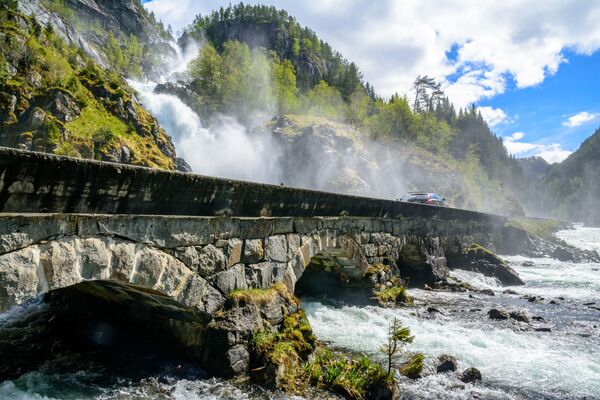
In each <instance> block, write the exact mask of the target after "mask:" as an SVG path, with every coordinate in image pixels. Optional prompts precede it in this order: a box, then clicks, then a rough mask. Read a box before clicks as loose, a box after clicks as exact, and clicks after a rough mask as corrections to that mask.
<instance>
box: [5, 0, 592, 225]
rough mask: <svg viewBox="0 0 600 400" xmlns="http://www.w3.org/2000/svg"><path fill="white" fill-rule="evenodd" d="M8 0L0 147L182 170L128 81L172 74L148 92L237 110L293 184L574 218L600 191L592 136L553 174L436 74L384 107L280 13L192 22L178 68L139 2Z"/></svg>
mask: <svg viewBox="0 0 600 400" xmlns="http://www.w3.org/2000/svg"><path fill="white" fill-rule="evenodd" d="M0 7H1V9H0V10H1V15H0V24H1V26H0V102H1V108H0V118H2V127H1V131H0V145H5V146H13V147H19V148H24V149H31V150H39V151H47V152H53V153H57V154H66V155H72V156H76V157H87V158H96V159H102V160H110V161H116V162H126V163H132V164H138V165H146V166H151V167H157V168H167V169H183V170H185V169H187V168H188V167H187V166H186V163H185V162H184V161H183V160H181V159H178V158H177V157H176V156H175V146H174V145H173V142H172V140H171V138H170V137H169V135H168V134H167V132H165V131H164V130H163V129H162V128H161V127H160V126H159V124H158V122H157V120H156V119H155V118H154V117H153V116H152V115H151V114H150V113H149V112H148V111H146V109H145V108H144V107H143V106H142V105H141V103H139V100H143V97H141V96H140V93H136V91H135V90H133V89H132V88H131V87H130V86H129V85H128V84H127V82H126V81H125V79H124V78H129V79H134V80H139V81H141V80H150V81H164V80H165V78H168V81H166V82H164V83H162V84H159V85H156V88H155V89H154V92H155V93H164V94H173V95H176V96H177V98H178V99H180V100H181V101H183V102H184V103H185V104H187V105H188V106H189V107H190V108H191V109H192V110H193V111H195V113H196V114H197V115H198V116H200V119H201V120H202V121H203V124H202V125H205V126H206V127H207V129H208V131H209V134H210V129H212V128H211V127H212V126H213V121H215V120H218V119H220V118H222V116H227V117H228V118H233V120H235V121H238V122H239V123H241V129H242V130H244V133H243V135H246V134H248V135H265V134H267V135H270V136H272V139H274V141H271V142H269V143H271V144H273V145H277V146H280V147H279V148H277V149H273V151H272V154H273V155H274V156H273V157H275V154H278V156H277V157H278V158H277V159H276V160H274V161H273V162H274V163H275V167H272V168H279V169H280V171H279V174H278V175H277V176H279V178H277V179H282V180H285V181H286V184H290V185H295V186H307V187H312V188H317V189H324V190H334V191H343V192H348V193H356V194H377V195H384V194H385V195H386V196H387V197H390V198H391V197H392V196H393V197H399V196H400V195H401V193H400V192H401V191H403V190H432V191H436V190H437V191H440V192H443V193H442V194H443V195H445V196H446V197H448V199H449V200H450V202H451V203H452V205H454V206H458V207H465V208H473V209H478V210H482V211H491V212H497V213H507V214H522V213H523V210H524V209H525V211H526V212H529V213H532V214H536V215H541V214H543V213H546V212H547V213H551V214H552V215H553V216H556V217H559V218H567V219H580V220H583V219H585V218H584V217H585V216H586V215H588V211H587V210H588V209H589V208H590V207H591V206H590V205H591V204H593V202H594V201H595V199H596V198H597V197H598V196H597V195H598V191H595V190H596V189H595V188H597V187H598V186H599V185H598V182H597V177H596V175H595V174H594V173H593V171H597V170H598V169H597V167H598V165H596V164H595V162H596V161H595V160H594V157H593V156H592V154H594V152H596V153H597V151H598V148H597V147H598V146H597V142H598V139H597V137H598V133H596V135H594V137H592V138H590V139H589V140H588V141H587V142H586V143H585V144H584V146H582V148H581V149H580V151H578V152H577V153H575V154H574V155H573V156H572V157H570V158H569V159H568V160H567V161H565V162H564V163H562V164H560V165H558V166H553V167H551V168H550V167H549V166H547V165H543V163H541V162H539V160H531V162H526V161H519V160H516V159H515V158H513V157H511V156H510V155H509V154H508V153H507V150H506V148H505V147H504V146H503V143H502V139H501V138H499V137H498V136H496V135H495V134H494V133H493V132H492V131H491V130H490V128H489V126H488V125H487V123H486V122H485V120H484V119H483V117H482V116H481V114H480V113H479V111H478V110H477V108H475V107H474V106H472V107H468V108H466V109H456V108H455V107H454V106H453V105H452V104H451V103H450V101H449V99H448V98H447V97H446V95H445V94H444V92H443V88H442V86H441V85H440V84H439V83H438V82H436V81H435V80H433V79H431V78H429V77H427V76H418V77H415V80H414V85H413V88H412V90H411V92H410V93H407V94H396V95H394V96H391V97H390V98H383V97H381V96H379V95H377V93H376V91H375V89H374V88H373V87H372V86H371V85H370V84H369V83H368V82H366V81H365V80H364V79H363V76H362V74H361V72H360V70H359V68H358V66H357V65H356V64H354V63H353V62H351V61H349V60H346V59H345V58H344V57H343V56H342V55H341V54H340V53H338V52H337V51H335V50H334V49H333V48H332V47H331V46H330V45H329V44H327V43H326V42H324V41H323V40H321V39H320V38H319V37H318V36H317V35H316V34H315V33H314V32H313V31H312V30H310V29H309V28H306V27H302V26H301V25H300V24H299V23H298V22H297V21H296V20H295V18H294V17H293V16H290V15H289V14H288V13H287V12H286V11H284V10H278V9H276V8H274V7H268V6H260V5H258V6H251V5H243V4H239V5H233V6H228V7H224V8H220V9H219V10H216V11H214V12H212V13H211V14H209V15H206V16H197V17H196V18H195V20H194V22H193V23H192V24H191V25H190V26H189V27H187V28H186V29H185V31H184V33H183V34H182V36H181V37H180V38H178V40H177V43H178V44H179V46H181V47H182V48H183V49H185V48H187V49H188V50H191V49H194V48H195V47H193V46H197V45H199V47H200V50H199V51H198V53H197V56H196V57H195V58H194V59H193V60H192V61H191V62H190V63H189V65H188V68H187V71H186V72H185V73H178V74H175V75H172V74H170V72H172V71H171V68H170V66H171V64H172V60H173V58H174V57H175V56H176V55H177V54H179V53H178V52H179V49H177V48H176V47H177V46H176V45H175V42H174V38H173V37H172V33H171V29H170V27H165V26H163V25H162V23H161V22H160V21H157V19H156V18H155V17H154V15H153V14H151V13H149V12H148V11H146V10H145V8H144V7H143V5H142V4H141V2H140V1H139V0H107V1H99V0H39V1H38V0H19V1H16V0H8V1H5V2H3V3H2V4H1V5H0ZM17 9H18V10H19V11H17ZM136 87H138V86H136ZM169 117H172V115H170V116H169ZM218 129H221V130H222V128H221V127H219V128H218ZM168 133H171V134H173V132H168ZM211 140H212V139H211ZM186 143H188V145H192V146H198V144H193V143H197V142H186ZM189 143H192V144H189ZM186 150H189V149H186ZM193 150H194V152H195V153H198V154H200V155H202V154H203V153H202V152H203V151H204V150H203V149H201V148H198V149H193ZM223 151H224V152H225V151H227V149H223ZM306 160H310V165H308V164H307V161H306ZM311 168H313V169H311ZM524 170H525V173H524ZM298 171H303V172H304V176H301V174H299V173H298ZM197 172H202V171H197ZM546 172H547V173H546ZM223 175H225V176H226V175H227V173H226V171H225V173H224V174H223ZM249 179H252V177H250V178H249ZM385 186H389V188H388V189H389V190H388V191H382V190H380V189H381V188H382V187H385ZM542 192H543V193H544V196H546V198H554V197H557V196H558V198H560V199H561V200H560V201H558V200H556V201H547V202H545V204H546V205H547V210H545V209H543V208H542V207H540V206H539V203H538V202H536V201H535V200H532V199H534V198H536V196H537V195H536V193H542ZM390 193H392V194H390ZM396 193H397V195H396ZM594 215H595V214H594ZM594 218H596V217H594ZM595 221H597V218H596V220H595ZM597 223H598V222H597Z"/></svg>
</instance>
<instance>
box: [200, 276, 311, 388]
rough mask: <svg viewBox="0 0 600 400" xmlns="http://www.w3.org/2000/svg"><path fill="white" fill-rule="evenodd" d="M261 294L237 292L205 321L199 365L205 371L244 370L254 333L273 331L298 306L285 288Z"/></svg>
mask: <svg viewBox="0 0 600 400" xmlns="http://www.w3.org/2000/svg"><path fill="white" fill-rule="evenodd" d="M274 287H275V286H274ZM262 294H263V296H258V297H255V296H254V293H253V292H250V291H249V292H247V293H243V292H241V293H238V296H237V297H234V298H230V299H229V300H228V302H227V304H226V306H225V308H224V310H223V311H222V312H220V313H218V314H216V315H215V317H214V319H213V320H212V321H211V322H210V324H209V325H208V327H207V330H206V332H205V335H204V338H205V350H204V354H203V357H202V365H203V367H204V368H205V369H206V370H207V372H208V373H209V374H211V375H217V376H226V377H227V376H234V375H239V374H246V373H248V372H249V368H250V362H251V357H250V353H251V345H252V337H253V335H254V333H255V332H257V331H259V330H266V331H271V332H276V331H277V330H278V329H279V328H280V326H281V324H282V322H283V320H284V318H285V317H286V316H287V315H290V314H293V313H296V312H298V311H299V310H300V306H299V303H298V301H297V299H295V298H293V297H292V296H291V295H290V294H289V293H288V292H287V291H286V290H285V288H279V289H274V288H271V289H266V290H265V291H264V292H262Z"/></svg>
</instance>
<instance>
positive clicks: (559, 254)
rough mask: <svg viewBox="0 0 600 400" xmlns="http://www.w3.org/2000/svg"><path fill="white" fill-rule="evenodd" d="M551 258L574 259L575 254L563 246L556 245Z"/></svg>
mask: <svg viewBox="0 0 600 400" xmlns="http://www.w3.org/2000/svg"><path fill="white" fill-rule="evenodd" d="M551 257H552V258H555V259H557V260H559V261H575V256H573V253H571V252H570V251H569V250H567V249H565V248H564V247H557V248H556V249H554V251H553V252H552V254H551Z"/></svg>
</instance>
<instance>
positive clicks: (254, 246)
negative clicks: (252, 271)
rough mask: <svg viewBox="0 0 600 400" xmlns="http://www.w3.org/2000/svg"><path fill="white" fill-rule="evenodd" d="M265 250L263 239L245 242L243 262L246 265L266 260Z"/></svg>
mask: <svg viewBox="0 0 600 400" xmlns="http://www.w3.org/2000/svg"><path fill="white" fill-rule="evenodd" d="M264 255H265V254H264V249H263V241H262V239H246V240H244V251H243V255H242V262H243V263H245V264H255V263H257V262H260V261H262V260H264Z"/></svg>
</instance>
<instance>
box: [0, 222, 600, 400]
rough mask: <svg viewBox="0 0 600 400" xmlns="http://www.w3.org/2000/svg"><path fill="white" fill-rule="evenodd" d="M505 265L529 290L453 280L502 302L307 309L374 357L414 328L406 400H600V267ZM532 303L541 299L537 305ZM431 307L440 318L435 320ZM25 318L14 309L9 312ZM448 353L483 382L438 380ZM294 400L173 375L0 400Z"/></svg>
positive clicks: (584, 244)
mask: <svg viewBox="0 0 600 400" xmlns="http://www.w3.org/2000/svg"><path fill="white" fill-rule="evenodd" d="M557 236H558V237H560V238H561V239H563V240H565V241H566V242H568V243H569V244H572V245H574V246H577V247H580V248H583V249H600V229H592V228H584V227H577V228H576V229H574V230H569V231H561V232H559V233H558V234H557ZM505 259H507V260H508V262H509V263H510V264H511V265H512V266H513V267H514V268H515V269H516V270H517V271H518V273H519V274H520V276H521V277H522V278H523V279H524V280H525V282H526V284H525V286H516V287H511V288H510V289H511V290H514V292H516V294H510V293H503V292H504V290H506V289H507V288H505V287H502V286H500V285H499V284H498V282H497V281H496V280H495V279H490V278H486V277H483V276H481V275H480V274H476V273H471V272H465V271H453V272H452V274H453V275H454V276H455V277H457V278H459V279H461V280H463V281H468V282H469V283H471V284H472V285H474V286H476V287H479V288H487V289H492V290H493V291H494V292H495V296H489V295H484V294H481V293H471V294H469V293H460V292H458V293H453V292H436V291H425V290H413V291H411V294H412V295H413V296H414V297H415V298H416V307H413V308H400V309H390V308H381V307H363V308H359V307H349V306H345V307H336V306H334V305H330V304H323V303H322V302H318V301H314V300H311V299H304V300H303V305H304V307H305V309H306V312H307V314H308V317H309V320H310V322H311V324H312V326H313V329H314V331H315V334H316V335H317V337H318V338H319V339H320V340H322V341H326V342H328V343H330V345H332V346H335V347H338V348H343V349H346V350H350V351H352V352H356V353H367V354H370V355H373V356H375V357H379V355H378V349H379V347H380V346H381V345H382V344H383V342H384V340H385V335H386V330H387V326H388V323H389V322H390V321H391V320H392V319H393V318H394V317H397V318H399V319H400V320H401V321H402V323H404V324H405V325H407V326H408V327H410V329H411V331H412V333H413V334H414V335H415V340H414V342H413V343H412V344H411V345H409V346H408V347H407V348H406V350H407V351H409V352H414V351H420V352H423V353H425V354H426V356H427V359H426V367H425V376H424V377H423V378H421V379H419V380H416V381H412V380H409V379H406V378H401V379H400V383H399V389H400V393H401V398H402V399H556V400H558V399H580V400H583V399H600V310H599V309H596V308H593V307H598V308H600V264H571V263H563V262H560V261H557V260H553V259H550V258H538V259H534V258H525V257H505ZM524 296H529V297H531V296H537V297H536V299H534V300H535V301H529V299H528V298H525V297H524ZM540 298H543V299H540ZM551 301H553V303H557V304H553V303H551ZM592 303H593V304H592ZM428 306H433V307H435V308H437V309H439V310H440V311H441V312H442V313H429V312H427V310H426V309H427V307H428ZM490 308H504V309H506V310H520V311H524V312H525V313H526V314H527V315H529V316H530V317H534V316H535V317H541V318H542V319H543V320H532V321H531V323H529V324H525V323H518V322H514V321H510V320H509V321H494V320H491V319H489V318H488V316H487V311H488V310H489V309H490ZM25 311H26V310H20V309H19V308H14V309H13V310H12V311H11V313H14V312H25ZM3 317H5V318H7V317H10V315H8V314H6V313H5V314H4V315H3ZM535 328H550V329H551V332H539V331H536V330H535ZM440 354H451V355H454V356H456V357H457V358H458V360H459V370H463V369H465V368H467V367H471V366H473V367H476V368H478V369H479V370H480V371H481V372H482V375H483V381H482V382H480V383H475V384H463V383H462V382H460V381H459V380H458V379H457V378H456V377H454V376H453V375H452V374H436V373H435V361H436V358H437V356H439V355H440ZM290 398H293V399H296V397H286V396H284V395H283V394H281V393H278V392H272V391H268V390H265V389H261V388H259V387H257V386H254V385H250V384H247V383H244V382H234V381H225V380H221V379H201V378H197V377H186V378H185V379H183V378H173V377H170V376H168V375H165V376H160V377H154V378H148V379H144V380H142V381H140V382H131V381H127V380H123V379H121V378H119V377H113V378H112V379H108V380H107V379H106V377H102V379H100V378H99V377H98V376H95V375H93V374H91V373H89V372H86V371H80V372H78V373H74V374H61V375H59V374H43V373H40V372H32V373H29V374H26V375H24V376H22V377H21V378H19V379H16V380H13V381H5V382H1V383H0V399H10V400H17V399H18V400H32V399H36V400H38V399H40V400H41V399H49V400H54V399H96V400H108V399H122V400H125V399H127V400H130V399H186V400H194V399H232V400H233V399H235V400H255V399H256V400H258V399H274V400H279V399H281V400H283V399H290ZM307 398H312V399H319V398H321V396H319V394H312V397H311V396H309V397H307ZM298 399H299V398H298Z"/></svg>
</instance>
